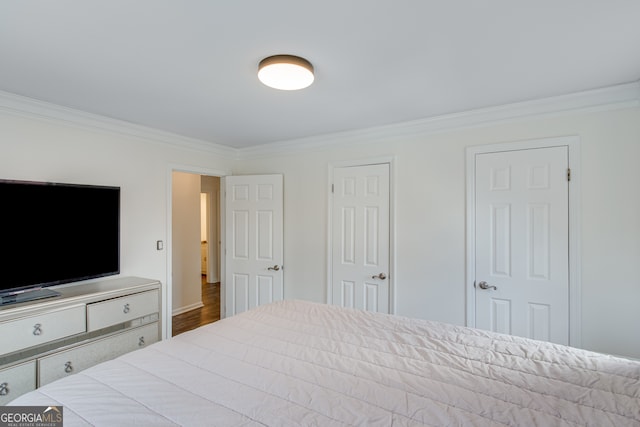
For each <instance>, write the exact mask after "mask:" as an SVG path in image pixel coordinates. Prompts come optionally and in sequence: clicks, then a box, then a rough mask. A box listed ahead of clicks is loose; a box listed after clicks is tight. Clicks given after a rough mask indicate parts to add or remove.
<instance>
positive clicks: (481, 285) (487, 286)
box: [478, 281, 498, 290]
mask: <svg viewBox="0 0 640 427" xmlns="http://www.w3.org/2000/svg"><path fill="white" fill-rule="evenodd" d="M478 287H479V288H480V289H491V288H493V289H494V290H498V288H497V287H495V286H492V285H490V284H488V283H487V282H485V281H482V282H480V283H478Z"/></svg>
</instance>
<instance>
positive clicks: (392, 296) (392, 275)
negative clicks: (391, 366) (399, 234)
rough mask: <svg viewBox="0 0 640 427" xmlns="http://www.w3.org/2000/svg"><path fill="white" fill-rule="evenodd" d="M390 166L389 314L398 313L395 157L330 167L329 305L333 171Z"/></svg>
mask: <svg viewBox="0 0 640 427" xmlns="http://www.w3.org/2000/svg"><path fill="white" fill-rule="evenodd" d="M385 163H387V164H389V313H390V314H395V312H396V286H395V284H396V271H397V269H396V219H395V216H396V215H395V210H396V209H395V206H396V191H395V183H396V171H395V156H385V157H373V158H369V159H358V160H342V161H335V162H331V163H329V165H328V175H327V277H326V279H327V304H331V301H332V300H333V287H332V286H331V278H332V277H333V265H332V261H331V259H332V257H331V251H332V247H333V237H332V236H333V221H332V219H331V218H332V216H333V215H332V212H333V198H332V197H331V186H332V184H333V170H334V169H336V168H344V167H353V166H368V165H377V164H385Z"/></svg>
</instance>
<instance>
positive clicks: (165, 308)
mask: <svg viewBox="0 0 640 427" xmlns="http://www.w3.org/2000/svg"><path fill="white" fill-rule="evenodd" d="M173 172H184V173H191V174H194V175H209V176H217V177H220V181H221V182H222V178H223V177H225V176H227V175H231V172H229V171H225V170H220V169H209V168H202V167H198V166H193V165H181V164H169V165H168V167H167V175H166V176H167V213H166V215H167V235H166V245H165V250H166V254H167V255H166V263H167V283H166V286H164V291H163V295H162V312H163V313H164V319H163V322H162V337H163V338H164V339H168V338H171V335H172V327H173V279H172V275H173V264H172V263H173V254H172V251H173V246H172V245H173V239H172V233H173V211H172V209H173V207H172V203H171V201H172V200H173ZM223 220H224V216H221V217H220V221H223ZM223 224H224V223H222V222H221V227H222V225H223ZM158 250H159V249H158ZM220 263H221V264H224V251H220ZM222 287H223V285H222V281H221V282H220V292H221V293H222ZM221 298H222V295H221ZM223 305H224V304H220V306H221V308H220V309H221V310H222V306H223ZM221 314H222V313H221ZM221 318H222V317H221Z"/></svg>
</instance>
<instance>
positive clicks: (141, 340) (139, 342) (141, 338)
mask: <svg viewBox="0 0 640 427" xmlns="http://www.w3.org/2000/svg"><path fill="white" fill-rule="evenodd" d="M138 347H144V337H140V339H139V340H138Z"/></svg>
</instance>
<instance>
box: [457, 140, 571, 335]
mask: <svg viewBox="0 0 640 427" xmlns="http://www.w3.org/2000/svg"><path fill="white" fill-rule="evenodd" d="M550 147H567V148H568V150H569V153H568V160H569V168H570V169H571V181H570V185H569V218H568V219H569V345H570V346H573V347H580V346H581V344H582V303H581V291H582V289H581V288H582V283H581V280H580V271H581V268H580V267H581V262H580V259H581V257H580V233H581V231H580V193H581V189H580V182H581V177H580V172H581V171H580V137H579V136H577V135H576V136H563V137H551V138H541V139H532V140H525V141H514V142H505V143H496V144H485V145H477V146H470V147H467V148H466V149H465V152H466V181H467V185H466V204H467V212H466V224H467V230H466V252H467V262H466V280H465V295H466V325H467V326H470V327H475V325H476V306H475V299H476V298H475V293H476V288H475V286H474V285H475V283H474V281H475V271H476V265H475V260H476V239H475V232H476V227H475V210H476V198H475V194H476V186H475V171H476V170H475V156H476V155H477V154H484V153H495V152H502V151H515V150H526V149H535V148H550Z"/></svg>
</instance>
